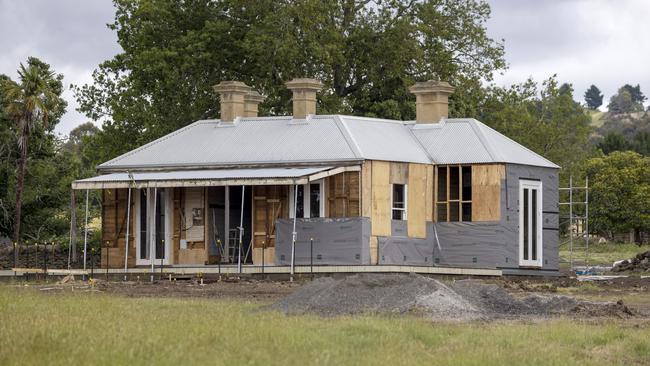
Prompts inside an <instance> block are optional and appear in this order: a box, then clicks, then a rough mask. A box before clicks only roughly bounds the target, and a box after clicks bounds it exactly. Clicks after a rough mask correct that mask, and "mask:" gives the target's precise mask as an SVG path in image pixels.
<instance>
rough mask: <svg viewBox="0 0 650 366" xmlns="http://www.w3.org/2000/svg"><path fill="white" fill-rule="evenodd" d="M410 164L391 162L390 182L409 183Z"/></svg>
mask: <svg viewBox="0 0 650 366" xmlns="http://www.w3.org/2000/svg"><path fill="white" fill-rule="evenodd" d="M408 179H409V164H408V163H396V162H391V163H390V184H408Z"/></svg>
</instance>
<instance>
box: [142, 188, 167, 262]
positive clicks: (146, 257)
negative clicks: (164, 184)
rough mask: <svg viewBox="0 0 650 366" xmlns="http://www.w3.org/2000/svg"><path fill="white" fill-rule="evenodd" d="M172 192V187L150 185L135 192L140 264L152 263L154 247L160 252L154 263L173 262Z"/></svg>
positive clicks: (156, 255) (157, 253)
mask: <svg viewBox="0 0 650 366" xmlns="http://www.w3.org/2000/svg"><path fill="white" fill-rule="evenodd" d="M170 193H171V189H164V188H157V189H154V188H148V189H140V190H139V191H138V194H136V196H135V218H136V220H135V231H136V237H135V243H136V265H149V264H151V259H150V254H151V251H152V247H154V251H155V253H156V254H155V257H154V258H155V262H154V264H156V265H160V264H169V252H170V243H171V213H172V199H171V197H170ZM154 196H155V199H154ZM152 229H153V232H152ZM152 240H153V241H154V245H153V246H152V245H151V241H152Z"/></svg>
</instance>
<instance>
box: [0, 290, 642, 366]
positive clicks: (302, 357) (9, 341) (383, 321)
mask: <svg viewBox="0 0 650 366" xmlns="http://www.w3.org/2000/svg"><path fill="white" fill-rule="evenodd" d="M259 306H260V305H259V304H255V303H244V302H236V301H220V300H207V299H201V300H200V299H178V298H166V299H163V298H126V297H119V296H114V295H113V296H111V295H105V294H98V293H80V292H75V293H65V294H49V293H48V294H45V293H39V292H38V291H36V290H33V289H25V288H13V287H10V286H7V285H0V364H2V365H34V364H52V365H69V364H105V365H109V364H110V365H117V364H157V365H172V364H174V365H175V364H183V365H193V364H216V365H226V364H227V365H241V364H265V365H279V364H282V365H305V364H313V365H344V364H348V365H351V364H383V365H406V364H459V365H460V364H462V365H501V364H526V365H559V364H562V365H572V364H607V365H617V364H621V365H622V364H627V365H630V364H647V362H648V360H650V341H649V340H650V328H649V327H648V326H647V325H642V326H640V327H637V326H628V325H626V324H622V323H619V322H616V321H607V322H602V323H597V324H596V323H589V322H578V321H574V320H569V319H565V320H555V321H544V322H539V323H528V324H527V323H488V324H486V323H472V324H467V323H465V324H434V323H431V322H428V321H426V320H425V319H420V318H415V317H412V316H405V317H379V316H363V317H354V318H334V319H323V318H318V317H312V316H290V317H287V316H284V315H282V314H278V313H268V312H259V311H255V310H257V308H258V307H259Z"/></svg>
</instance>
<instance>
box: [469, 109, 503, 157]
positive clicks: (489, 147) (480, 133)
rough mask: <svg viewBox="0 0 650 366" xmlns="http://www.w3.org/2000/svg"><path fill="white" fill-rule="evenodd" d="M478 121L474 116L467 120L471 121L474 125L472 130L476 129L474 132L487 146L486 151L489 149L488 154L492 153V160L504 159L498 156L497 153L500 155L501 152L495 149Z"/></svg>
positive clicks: (485, 146) (470, 123) (471, 124)
mask: <svg viewBox="0 0 650 366" xmlns="http://www.w3.org/2000/svg"><path fill="white" fill-rule="evenodd" d="M477 122H478V121H477V120H475V119H473V118H472V119H469V120H467V123H469V125H470V126H471V127H472V131H474V133H475V134H476V137H478V140H479V141H481V144H482V145H483V147H484V148H485V151H487V153H488V155H490V158H491V159H492V160H494V161H499V160H504V159H503V158H502V157H501V156H498V158H497V156H496V155H499V154H498V153H497V152H495V151H494V148H493V147H492V145H491V144H490V142H489V141H488V140H487V138H486V137H485V134H484V133H483V131H482V130H481V129H480V126H479V125H478V123H477Z"/></svg>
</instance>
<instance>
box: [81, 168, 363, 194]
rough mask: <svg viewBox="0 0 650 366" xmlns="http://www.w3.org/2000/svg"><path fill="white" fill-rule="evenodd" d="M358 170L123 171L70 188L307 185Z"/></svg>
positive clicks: (87, 179)
mask: <svg viewBox="0 0 650 366" xmlns="http://www.w3.org/2000/svg"><path fill="white" fill-rule="evenodd" d="M358 170H360V167H359V166H358V165H355V166H346V167H332V166H326V167H305V168H256V169H215V170H175V171H160V172H133V173H128V172H123V173H111V174H105V175H99V176H96V177H92V178H86V179H80V180H77V181H74V182H73V183H72V189H108V188H148V187H207V186H234V185H275V184H279V185H283V184H306V183H308V182H310V181H314V180H318V179H321V178H324V177H327V176H330V175H335V174H339V173H342V172H344V171H358Z"/></svg>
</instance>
